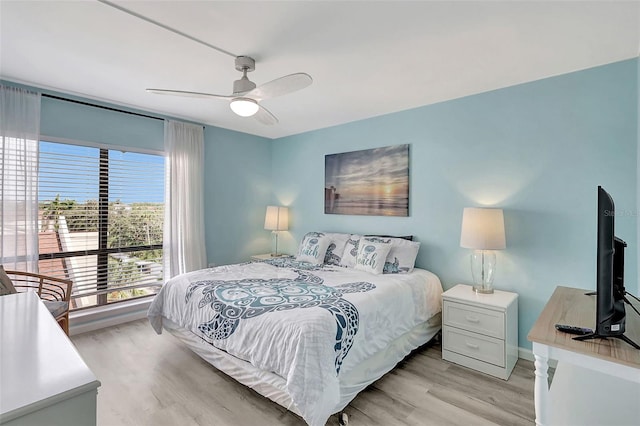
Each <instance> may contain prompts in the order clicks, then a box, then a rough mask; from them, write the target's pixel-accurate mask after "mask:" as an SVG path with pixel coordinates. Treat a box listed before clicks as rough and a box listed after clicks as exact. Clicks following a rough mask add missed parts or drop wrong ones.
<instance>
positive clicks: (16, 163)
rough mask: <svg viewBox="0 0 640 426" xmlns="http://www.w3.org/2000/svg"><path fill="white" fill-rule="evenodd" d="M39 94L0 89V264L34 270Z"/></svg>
mask: <svg viewBox="0 0 640 426" xmlns="http://www.w3.org/2000/svg"><path fill="white" fill-rule="evenodd" d="M39 138H40V94H39V93H34V92H31V91H28V90H25V89H20V88H15V87H10V86H4V85H0V264H2V265H4V267H5V269H13V270H22V271H27V272H38V140H39Z"/></svg>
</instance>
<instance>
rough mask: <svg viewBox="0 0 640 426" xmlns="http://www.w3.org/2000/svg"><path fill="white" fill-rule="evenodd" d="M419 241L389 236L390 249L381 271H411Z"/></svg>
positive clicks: (398, 272)
mask: <svg viewBox="0 0 640 426" xmlns="http://www.w3.org/2000/svg"><path fill="white" fill-rule="evenodd" d="M418 249H420V243H419V242H417V241H408V240H405V239H402V238H391V251H389V254H388V255H387V260H386V262H385V264H384V270H383V273H385V274H408V273H409V272H411V271H413V268H414V266H415V263H416V257H417V256H418Z"/></svg>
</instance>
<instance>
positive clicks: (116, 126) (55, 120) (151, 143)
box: [40, 97, 164, 151]
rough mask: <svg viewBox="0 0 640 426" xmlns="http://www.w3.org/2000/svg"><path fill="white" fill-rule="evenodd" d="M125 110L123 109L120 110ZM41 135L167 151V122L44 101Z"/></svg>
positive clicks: (55, 101) (64, 102) (60, 101)
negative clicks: (165, 148) (165, 131)
mask: <svg viewBox="0 0 640 426" xmlns="http://www.w3.org/2000/svg"><path fill="white" fill-rule="evenodd" d="M119 109H122V108H119ZM40 115H41V117H40V133H41V134H42V135H43V136H53V137H57V138H63V139H72V140H77V141H87V142H95V143H101V144H106V145H117V146H123V147H131V148H137V149H140V148H142V149H151V150H155V151H163V150H164V121H162V120H154V119H152V118H145V117H139V116H136V115H130V114H123V113H121V112H117V111H109V110H105V109H102V108H95V107H90V106H86V105H80V104H76V103H71V102H66V101H62V100H57V99H51V98H46V97H43V98H42V108H41V112H40Z"/></svg>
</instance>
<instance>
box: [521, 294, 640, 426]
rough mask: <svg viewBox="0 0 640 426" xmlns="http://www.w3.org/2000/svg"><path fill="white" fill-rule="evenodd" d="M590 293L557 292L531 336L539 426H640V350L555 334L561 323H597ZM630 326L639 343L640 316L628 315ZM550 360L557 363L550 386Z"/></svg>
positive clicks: (609, 341)
mask: <svg viewBox="0 0 640 426" xmlns="http://www.w3.org/2000/svg"><path fill="white" fill-rule="evenodd" d="M586 292H588V290H583V289H577V288H568V287H557V288H556V289H555V291H554V292H553V295H552V296H551V298H550V299H549V301H548V302H547V304H546V306H545V307H544V309H543V310H542V312H541V313H540V316H539V317H538V319H537V320H536V322H535V324H534V325H533V328H532V329H531V331H530V332H529V335H528V339H529V341H531V342H532V346H533V347H532V350H533V356H534V358H535V369H536V371H535V376H536V377H535V386H534V398H535V400H534V401H535V410H536V425H537V426H549V425H558V424H636V423H637V422H638V421H637V420H638V411H637V410H638V401H639V399H638V398H639V397H640V351H639V350H637V349H635V348H634V347H632V345H629V344H627V343H625V342H623V341H622V339H606V340H605V339H602V340H599V341H596V340H586V341H579V340H573V339H572V337H573V336H572V335H570V334H568V333H560V332H558V331H557V330H556V329H555V324H558V323H562V324H574V325H576V326H579V327H588V326H591V325H592V324H595V316H596V306H595V305H596V300H595V298H593V297H585V296H584V293H586ZM626 321H627V323H626V330H625V333H626V334H627V337H628V338H630V339H633V340H635V341H636V342H640V316H639V315H628V316H627V318H626ZM549 360H556V361H558V364H557V367H556V371H555V373H554V375H553V380H552V381H551V383H549V374H548V371H547V370H548V367H549ZM574 373H575V374H574ZM564 379H566V380H564ZM611 389H622V391H621V392H611ZM584 401H602V403H603V404H605V405H600V402H598V403H597V404H586V405H585V402H584ZM602 407H615V409H611V410H609V409H606V410H603V409H602ZM614 417H615V418H614Z"/></svg>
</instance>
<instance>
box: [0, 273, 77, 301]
mask: <svg viewBox="0 0 640 426" xmlns="http://www.w3.org/2000/svg"><path fill="white" fill-rule="evenodd" d="M5 272H6V273H7V275H9V277H11V281H12V282H13V286H14V287H15V288H16V290H17V291H35V292H37V293H38V296H39V297H40V299H42V300H50V301H56V300H57V301H61V302H69V301H70V300H71V289H72V286H73V281H71V280H67V279H63V278H56V277H51V276H48V275H41V274H35V273H32V272H22V271H5Z"/></svg>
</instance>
